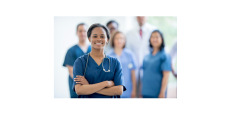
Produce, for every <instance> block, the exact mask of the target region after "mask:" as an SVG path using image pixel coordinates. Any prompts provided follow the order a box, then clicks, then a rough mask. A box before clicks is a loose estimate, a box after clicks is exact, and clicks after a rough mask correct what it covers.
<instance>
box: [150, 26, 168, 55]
mask: <svg viewBox="0 0 230 129" xmlns="http://www.w3.org/2000/svg"><path fill="white" fill-rule="evenodd" d="M155 32H158V33H159V34H160V36H161V40H162V44H161V46H160V51H161V50H163V49H164V48H165V42H164V37H163V34H162V33H161V31H160V30H154V31H153V32H152V33H151V35H152V34H153V33H155ZM151 35H150V38H149V46H150V48H153V46H152V44H151V42H150V39H151Z"/></svg>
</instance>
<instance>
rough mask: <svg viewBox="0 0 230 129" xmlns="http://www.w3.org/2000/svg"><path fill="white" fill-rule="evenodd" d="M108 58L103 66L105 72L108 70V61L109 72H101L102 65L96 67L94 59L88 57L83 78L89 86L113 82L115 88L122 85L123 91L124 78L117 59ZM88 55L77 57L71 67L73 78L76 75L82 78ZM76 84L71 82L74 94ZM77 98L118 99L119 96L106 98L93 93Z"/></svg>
mask: <svg viewBox="0 0 230 129" xmlns="http://www.w3.org/2000/svg"><path fill="white" fill-rule="evenodd" d="M106 57H108V58H109V59H108V58H104V61H103V62H102V63H103V66H104V68H105V70H106V71H108V69H109V60H110V72H105V71H103V68H102V63H101V64H100V65H99V66H98V64H97V63H96V62H95V61H94V59H93V58H92V57H91V56H89V59H88V64H87V68H86V72H85V78H86V80H87V81H88V82H89V84H95V83H100V82H103V81H113V82H114V84H115V86H118V85H122V86H123V91H125V90H126V88H125V84H124V77H123V73H122V67H121V64H120V62H119V61H118V60H117V58H114V57H111V56H107V55H106ZM87 58H88V54H85V55H83V56H81V57H79V58H78V59H77V60H76V61H75V62H74V66H73V76H74V77H76V76H77V75H80V76H83V74H84V71H85V66H86V62H87ZM76 84H77V83H76V82H73V86H72V90H73V91H74V92H75V88H74V86H75V85H76ZM78 98H120V95H115V96H106V95H102V94H98V93H93V94H90V95H78Z"/></svg>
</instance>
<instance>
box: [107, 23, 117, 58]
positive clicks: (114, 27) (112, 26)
mask: <svg viewBox="0 0 230 129" xmlns="http://www.w3.org/2000/svg"><path fill="white" fill-rule="evenodd" d="M106 26H107V28H108V29H109V33H110V35H112V34H113V32H115V31H117V30H118V23H117V22H116V21H114V20H110V21H109V22H108V23H107V24H106ZM111 49H112V47H111V43H110V41H109V44H108V45H107V46H106V47H105V53H107V52H108V51H110V50H111Z"/></svg>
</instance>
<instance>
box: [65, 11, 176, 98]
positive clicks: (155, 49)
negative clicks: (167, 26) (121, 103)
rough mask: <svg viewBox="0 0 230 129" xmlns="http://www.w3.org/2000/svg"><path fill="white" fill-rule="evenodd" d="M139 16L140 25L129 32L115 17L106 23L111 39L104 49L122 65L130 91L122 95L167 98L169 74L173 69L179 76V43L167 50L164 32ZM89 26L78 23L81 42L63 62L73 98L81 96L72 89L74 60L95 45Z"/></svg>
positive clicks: (68, 53)
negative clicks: (89, 38)
mask: <svg viewBox="0 0 230 129" xmlns="http://www.w3.org/2000/svg"><path fill="white" fill-rule="evenodd" d="M136 19H137V22H138V25H139V26H136V27H134V28H133V29H132V30H131V31H129V32H128V33H127V34H124V33H123V32H121V31H119V24H118V23H117V22H116V21H114V20H111V21H109V22H108V23H107V24H106V26H107V28H108V30H109V31H110V32H109V33H110V35H111V39H110V41H109V44H108V45H107V46H106V48H105V49H104V52H105V54H106V55H109V56H112V57H116V58H117V59H118V60H119V61H120V63H121V65H122V72H123V75H124V81H125V87H126V91H124V92H123V94H122V95H121V98H136V97H139V98H166V97H167V84H168V80H169V73H170V72H172V73H173V75H174V76H175V77H176V78H177V73H176V70H175V69H173V67H172V59H173V58H174V57H176V54H177V45H176V44H175V45H174V46H173V47H172V49H171V51H170V53H169V54H168V53H166V52H165V50H164V47H165V40H164V37H163V34H162V32H161V31H160V30H159V29H158V28H157V27H156V26H153V25H151V24H149V23H147V17H145V16H137V17H136ZM87 28H88V26H87V25H86V24H85V23H80V24H78V25H77V27H76V34H77V36H78V38H79V41H78V43H77V44H75V45H74V46H72V47H71V48H70V49H68V51H67V53H66V56H65V60H64V63H63V66H65V67H67V68H68V71H69V91H70V97H71V98H77V94H76V92H74V91H73V90H72V85H73V78H74V77H73V64H74V61H75V60H76V59H77V58H78V57H80V56H82V55H84V54H87V53H89V52H90V51H91V46H90V45H88V44H87Z"/></svg>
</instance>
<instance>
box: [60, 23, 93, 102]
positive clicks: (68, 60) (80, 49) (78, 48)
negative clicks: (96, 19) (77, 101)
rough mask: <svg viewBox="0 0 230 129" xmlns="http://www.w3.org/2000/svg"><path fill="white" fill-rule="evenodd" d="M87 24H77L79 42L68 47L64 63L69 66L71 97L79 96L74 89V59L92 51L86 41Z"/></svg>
mask: <svg viewBox="0 0 230 129" xmlns="http://www.w3.org/2000/svg"><path fill="white" fill-rule="evenodd" d="M86 33H87V26H86V24H85V23H80V24H78V25H77V28H76V34H77V36H78V38H79V41H78V44H76V45H74V46H72V47H71V48H69V49H68V51H67V53H66V56H65V60H64V63H63V66H64V67H67V68H68V71H69V92H70V97H71V98H77V97H78V96H77V94H76V93H75V92H74V91H73V90H72V85H73V64H74V61H75V60H76V59H77V58H78V57H80V56H82V55H84V54H86V53H89V52H90V51H91V46H90V45H88V44H87V43H86V40H87V34H86Z"/></svg>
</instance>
